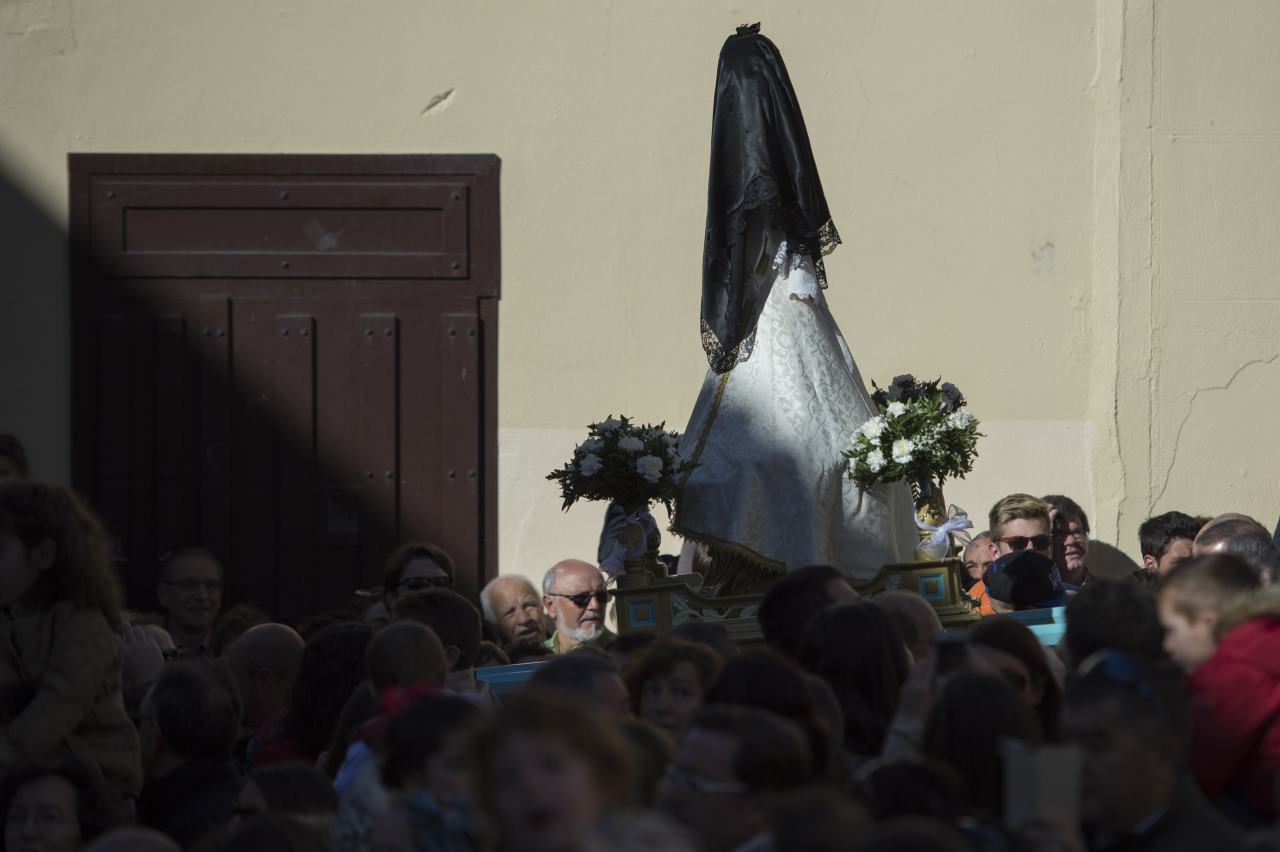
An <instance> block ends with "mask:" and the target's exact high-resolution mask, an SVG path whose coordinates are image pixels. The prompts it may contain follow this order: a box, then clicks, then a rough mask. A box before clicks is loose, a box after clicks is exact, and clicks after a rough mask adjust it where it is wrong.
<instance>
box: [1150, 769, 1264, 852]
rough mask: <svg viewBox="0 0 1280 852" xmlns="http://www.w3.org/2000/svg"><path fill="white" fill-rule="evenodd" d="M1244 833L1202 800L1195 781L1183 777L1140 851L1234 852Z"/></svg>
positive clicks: (1240, 844)
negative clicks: (1161, 817) (1162, 815)
mask: <svg viewBox="0 0 1280 852" xmlns="http://www.w3.org/2000/svg"><path fill="white" fill-rule="evenodd" d="M1244 838H1245V833H1244V830H1243V829H1242V828H1240V826H1238V825H1236V824H1235V823H1234V822H1232V821H1231V820H1229V819H1227V818H1226V817H1225V816H1223V815H1222V814H1221V813H1219V812H1218V811H1217V809H1215V808H1214V807H1213V806H1212V805H1210V804H1209V802H1208V801H1207V800H1206V799H1205V797H1204V795H1203V794H1202V793H1201V792H1200V790H1199V788H1197V787H1196V785H1195V782H1194V781H1192V780H1191V779H1189V778H1183V779H1181V780H1180V781H1179V782H1178V789H1177V793H1176V794H1175V797H1174V800H1173V802H1172V803H1171V804H1170V806H1169V811H1168V812H1167V813H1166V814H1165V816H1164V818H1163V819H1161V820H1160V821H1159V822H1158V823H1157V824H1156V826H1155V828H1154V829H1153V830H1152V831H1151V833H1150V834H1149V835H1147V836H1144V838H1143V839H1144V840H1145V841H1147V842H1144V843H1143V844H1142V846H1141V848H1142V849H1152V850H1157V849H1158V850H1160V851H1161V852H1166V850H1167V852H1182V850H1186V851H1187V852H1192V850H1195V852H1199V850H1203V849H1213V850H1215V852H1217V850H1222V852H1233V850H1237V849H1240V848H1241V846H1242V844H1243V842H1244Z"/></svg>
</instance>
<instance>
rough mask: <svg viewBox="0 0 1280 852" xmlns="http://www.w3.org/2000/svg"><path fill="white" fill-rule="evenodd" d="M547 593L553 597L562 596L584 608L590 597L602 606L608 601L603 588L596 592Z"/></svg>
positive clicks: (606, 593)
mask: <svg viewBox="0 0 1280 852" xmlns="http://www.w3.org/2000/svg"><path fill="white" fill-rule="evenodd" d="M547 594H548V595H549V596H551V597H553V598H564V599H565V600H567V601H569V602H570V603H572V604H573V605H574V606H576V607H577V608H578V609H586V608H587V604H589V603H591V600H592V598H594V599H595V602H596V603H598V604H600V605H601V606H604V605H605V604H606V603H608V601H609V593H608V592H606V591H604V590H603V589H601V590H600V591H598V592H578V594H576V595H562V594H560V593H559V592H547Z"/></svg>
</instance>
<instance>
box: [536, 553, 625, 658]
mask: <svg viewBox="0 0 1280 852" xmlns="http://www.w3.org/2000/svg"><path fill="white" fill-rule="evenodd" d="M608 603H609V593H608V592H606V591H605V588H604V575H602V574H601V573H600V571H599V569H597V568H596V567H595V566H594V565H592V564H591V563H589V562H582V561H581V560H578V559H566V560H564V561H562V562H557V563H556V564H555V565H552V566H551V570H550V571H548V572H547V573H546V576H545V577H543V578H542V605H543V606H544V607H546V610H547V615H549V616H550V617H551V620H552V621H554V622H555V624H556V632H555V633H554V634H552V636H551V638H550V639H548V640H547V643H546V648H547V650H549V651H551V652H552V653H553V654H567V653H568V652H570V651H572V650H573V649H574V648H577V647H578V646H579V645H583V644H591V643H596V642H604V641H607V640H608V639H610V638H612V636H613V634H612V633H611V632H609V630H608V629H606V628H605V626H604V615H605V609H606V607H607V606H608Z"/></svg>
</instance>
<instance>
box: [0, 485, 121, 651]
mask: <svg viewBox="0 0 1280 852" xmlns="http://www.w3.org/2000/svg"><path fill="white" fill-rule="evenodd" d="M0 534H7V535H12V536H15V537H16V538H17V539H18V540H19V541H20V542H22V545H23V547H25V548H28V549H30V548H33V547H36V546H37V545H39V544H40V543H41V542H44V541H50V542H52V543H53V545H54V549H55V551H56V552H55V555H54V558H53V564H52V565H50V566H49V570H48V571H45V572H44V575H43V576H42V577H41V578H40V579H39V580H38V581H37V584H36V586H35V587H34V588H32V589H31V590H30V592H29V593H28V594H29V595H31V596H33V597H35V598H44V599H46V600H48V601H50V602H52V601H55V600H69V601H71V602H72V603H74V604H75V605H76V606H77V607H78V608H80V609H85V610H97V611H98V612H101V613H102V614H103V616H104V617H105V618H106V619H107V623H108V624H110V625H111V626H112V627H113V628H114V627H115V626H116V624H117V623H118V622H119V620H120V608H121V606H122V605H123V596H122V593H121V591H120V581H119V578H118V577H117V576H116V572H115V570H114V568H112V565H111V546H110V543H109V541H108V539H107V534H106V531H105V530H104V529H103V527H102V523H101V521H99V520H98V518H97V517H96V516H95V515H94V514H93V512H91V511H89V509H88V508H87V507H86V506H85V504H84V503H83V501H81V500H80V498H79V497H77V496H76V495H75V493H74V492H73V491H71V490H70V489H67V488H62V487H60V486H57V485H45V484H43V483H39V482H26V481H23V480H9V481H6V482H0Z"/></svg>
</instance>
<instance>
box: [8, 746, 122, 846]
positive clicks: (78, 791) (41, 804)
mask: <svg viewBox="0 0 1280 852" xmlns="http://www.w3.org/2000/svg"><path fill="white" fill-rule="evenodd" d="M0 819H3V820H4V835H3V841H2V842H0V852H16V850H24V849H39V850H41V852H77V850H79V849H81V848H83V847H84V846H85V845H87V844H88V843H89V842H90V841H91V840H93V839H94V838H95V837H97V836H98V835H99V834H101V833H102V832H103V831H105V830H106V829H107V828H109V827H110V825H111V821H112V820H111V816H110V814H109V811H108V808H107V807H106V805H105V803H104V799H103V795H102V790H101V788H100V787H99V786H98V785H97V784H96V783H95V782H94V781H93V780H92V779H91V778H90V776H89V773H88V772H86V771H85V769H84V768H83V767H82V766H80V765H78V764H75V763H62V764H58V765H38V766H25V767H21V768H18V769H15V770H13V771H11V772H9V773H7V774H6V775H5V776H4V780H3V781H0Z"/></svg>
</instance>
